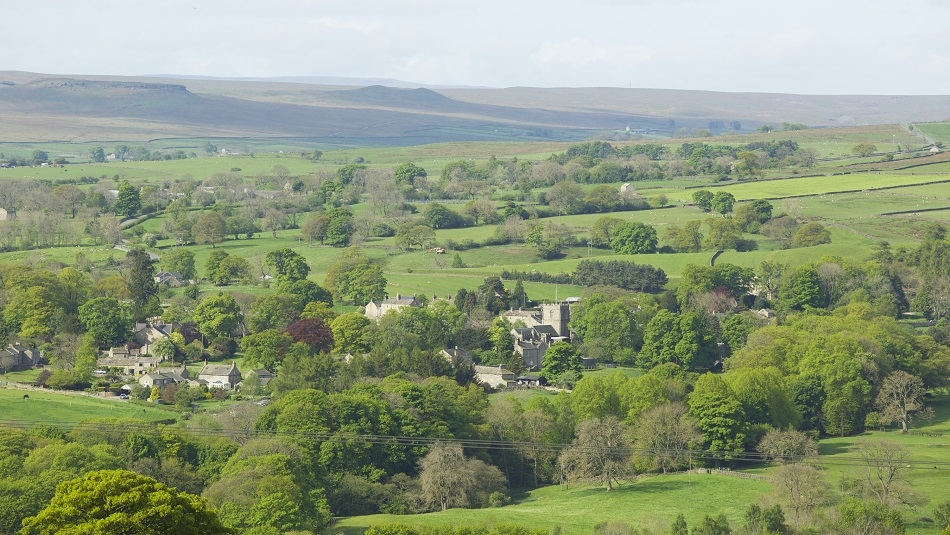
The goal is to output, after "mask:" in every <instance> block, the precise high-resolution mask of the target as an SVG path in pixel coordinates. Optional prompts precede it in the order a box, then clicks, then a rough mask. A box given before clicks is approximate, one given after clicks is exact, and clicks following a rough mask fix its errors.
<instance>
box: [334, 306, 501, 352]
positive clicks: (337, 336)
mask: <svg viewBox="0 0 950 535" xmlns="http://www.w3.org/2000/svg"><path fill="white" fill-rule="evenodd" d="M370 323H371V322H370V320H369V318H367V317H366V316H364V315H363V314H361V313H359V312H347V313H345V314H340V315H339V316H337V317H336V318H334V319H333V320H332V321H331V322H330V330H331V331H333V340H334V343H335V345H336V350H337V351H338V352H340V353H352V354H359V353H362V352H364V351H366V349H367V347H368V344H367V340H366V328H367V327H369V325H370ZM508 337H509V338H511V335H509V336H508Z"/></svg>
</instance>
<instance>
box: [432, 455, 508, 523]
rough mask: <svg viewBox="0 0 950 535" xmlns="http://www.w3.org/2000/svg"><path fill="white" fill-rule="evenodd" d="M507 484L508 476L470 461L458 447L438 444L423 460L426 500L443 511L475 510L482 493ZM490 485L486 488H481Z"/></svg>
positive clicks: (472, 460)
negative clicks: (474, 502)
mask: <svg viewBox="0 0 950 535" xmlns="http://www.w3.org/2000/svg"><path fill="white" fill-rule="evenodd" d="M503 481H504V476H502V474H501V472H500V471H499V470H498V469H497V468H495V467H493V466H490V465H486V464H485V463H484V462H482V461H479V460H477V459H466V458H465V455H464V454H463V453H462V446H460V445H458V444H446V443H444V442H436V443H435V444H433V445H432V446H431V447H430V448H429V453H427V454H426V456H425V457H423V458H422V459H420V460H419V483H420V484H421V485H422V498H423V500H425V502H426V503H427V504H430V505H436V506H438V507H439V508H440V509H441V510H442V511H445V510H446V509H448V508H449V507H465V506H471V505H473V501H474V500H473V498H474V497H475V496H476V495H477V494H478V493H479V492H484V491H485V490H488V491H489V492H490V491H492V490H497V489H498V488H499V487H500V486H501V485H503ZM486 483H487V484H488V485H487V487H486V488H479V487H480V486H481V485H482V484H486Z"/></svg>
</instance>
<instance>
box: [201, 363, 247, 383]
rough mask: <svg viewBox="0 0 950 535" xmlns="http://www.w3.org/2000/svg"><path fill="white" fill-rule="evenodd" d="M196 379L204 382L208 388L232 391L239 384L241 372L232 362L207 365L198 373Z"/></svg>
mask: <svg viewBox="0 0 950 535" xmlns="http://www.w3.org/2000/svg"><path fill="white" fill-rule="evenodd" d="M198 379H199V380H202V381H206V382H207V383H208V388H223V389H225V390H232V389H234V387H235V386H237V384H238V383H240V382H241V372H240V371H238V369H237V366H236V365H235V364H234V362H231V364H230V365H228V364H208V363H207V362H205V365H204V368H201V371H200V372H198Z"/></svg>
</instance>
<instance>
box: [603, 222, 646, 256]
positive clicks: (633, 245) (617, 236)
mask: <svg viewBox="0 0 950 535" xmlns="http://www.w3.org/2000/svg"><path fill="white" fill-rule="evenodd" d="M657 241H658V240H657V235H656V229H655V228H653V227H652V226H650V225H644V224H643V223H640V222H638V221H628V222H627V223H624V224H623V225H621V226H619V227H617V228H616V229H614V232H613V237H612V238H611V240H610V247H611V249H613V250H614V252H615V253H617V254H646V253H655V252H656V244H657Z"/></svg>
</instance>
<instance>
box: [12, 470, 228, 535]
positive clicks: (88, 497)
mask: <svg viewBox="0 0 950 535" xmlns="http://www.w3.org/2000/svg"><path fill="white" fill-rule="evenodd" d="M20 533H21V534H22V535H53V534H58V533H84V534H89V535H113V534H116V533H126V534H130V535H139V534H141V535H151V534H155V533H168V534H172V533H174V534H181V535H190V534H193V535H209V534H210V535H214V534H231V533H237V532H236V531H235V530H233V529H231V528H228V527H225V526H224V525H223V524H222V523H221V521H220V520H219V519H218V517H217V515H216V514H215V513H214V511H213V510H212V509H210V508H208V507H207V505H206V504H205V502H204V500H202V499H201V498H199V497H198V496H195V495H193V494H187V493H183V492H178V491H176V490H175V489H173V488H169V487H167V486H165V485H164V484H162V483H159V482H157V481H155V480H154V479H152V478H149V477H146V476H142V475H139V474H136V473H134V472H129V471H126V470H100V471H95V472H90V473H88V474H86V475H84V476H82V477H80V478H78V479H74V480H72V481H68V482H66V483H63V484H62V485H60V486H59V488H57V490H56V495H55V496H53V499H52V500H51V501H50V503H49V505H48V506H46V508H45V509H43V510H42V511H40V513H39V514H37V515H36V516H33V517H29V518H26V519H24V520H23V529H22V530H21V531H20Z"/></svg>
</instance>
